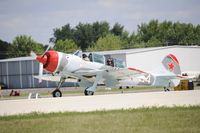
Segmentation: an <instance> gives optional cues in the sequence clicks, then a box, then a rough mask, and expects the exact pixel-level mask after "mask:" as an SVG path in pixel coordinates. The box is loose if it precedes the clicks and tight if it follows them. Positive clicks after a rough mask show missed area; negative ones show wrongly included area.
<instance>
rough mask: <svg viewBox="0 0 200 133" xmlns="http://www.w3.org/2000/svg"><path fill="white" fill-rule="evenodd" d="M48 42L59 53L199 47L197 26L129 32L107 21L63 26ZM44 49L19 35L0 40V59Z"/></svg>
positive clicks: (164, 25)
mask: <svg viewBox="0 0 200 133" xmlns="http://www.w3.org/2000/svg"><path fill="white" fill-rule="evenodd" d="M50 40H51V41H53V43H55V44H56V45H55V47H54V49H55V50H58V51H61V52H74V51H75V50H77V49H82V50H83V51H103V50H116V49H130V48H145V47H159V46H168V45H200V24H198V25H196V26H195V25H193V24H191V23H180V22H171V21H163V22H159V21H158V20H151V21H150V22H148V23H142V24H140V25H138V28H137V31H136V32H132V33H129V32H128V31H126V30H125V28H124V26H123V25H121V24H119V23H115V24H114V25H113V26H110V25H109V23H108V22H106V21H103V22H94V23H79V24H78V25H77V26H75V27H71V26H70V24H66V25H64V26H62V27H60V28H55V29H53V37H51V38H50ZM46 47H47V46H45V45H44V44H41V43H38V42H36V41H35V40H33V39H32V38H31V37H30V36H26V35H19V36H17V37H15V38H14V40H13V41H12V42H11V43H8V42H5V41H3V40H0V52H1V53H0V58H1V59H3V58H10V57H19V56H28V55H29V54H30V51H34V52H36V53H37V54H41V53H42V52H44V50H45V48H46Z"/></svg>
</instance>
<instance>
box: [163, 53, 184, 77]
mask: <svg viewBox="0 0 200 133" xmlns="http://www.w3.org/2000/svg"><path fill="white" fill-rule="evenodd" d="M162 64H163V66H164V67H165V69H166V70H167V71H169V72H172V73H174V74H176V75H178V74H181V69H180V66H179V61H178V59H177V58H176V56H174V55H173V54H169V55H167V56H166V57H165V58H164V59H163V60H162Z"/></svg>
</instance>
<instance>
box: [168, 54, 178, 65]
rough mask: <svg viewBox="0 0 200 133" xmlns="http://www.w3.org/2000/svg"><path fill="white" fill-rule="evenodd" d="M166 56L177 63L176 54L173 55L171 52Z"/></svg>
mask: <svg viewBox="0 0 200 133" xmlns="http://www.w3.org/2000/svg"><path fill="white" fill-rule="evenodd" d="M168 57H170V58H171V59H172V60H173V61H175V62H176V63H177V64H178V65H179V61H178V59H177V58H176V56H174V55H173V54H169V55H168Z"/></svg>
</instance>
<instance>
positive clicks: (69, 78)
mask: <svg viewBox="0 0 200 133" xmlns="http://www.w3.org/2000/svg"><path fill="white" fill-rule="evenodd" d="M33 77H34V78H36V79H39V78H40V76H33ZM66 77H67V78H66V80H65V82H77V78H76V77H72V76H66ZM60 78H61V75H51V74H45V75H42V77H41V79H42V80H46V81H54V82H59V81H60Z"/></svg>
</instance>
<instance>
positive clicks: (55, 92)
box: [52, 89, 62, 97]
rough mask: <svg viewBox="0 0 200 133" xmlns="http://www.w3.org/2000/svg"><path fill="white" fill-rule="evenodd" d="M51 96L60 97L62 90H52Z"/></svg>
mask: <svg viewBox="0 0 200 133" xmlns="http://www.w3.org/2000/svg"><path fill="white" fill-rule="evenodd" d="M52 95H53V97H62V92H61V91H60V90H58V89H57V90H54V91H53V92H52Z"/></svg>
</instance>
